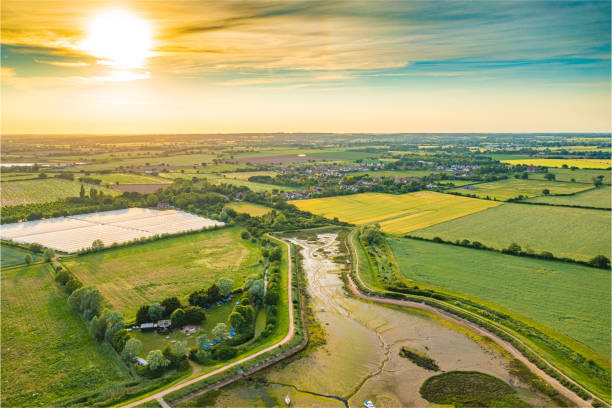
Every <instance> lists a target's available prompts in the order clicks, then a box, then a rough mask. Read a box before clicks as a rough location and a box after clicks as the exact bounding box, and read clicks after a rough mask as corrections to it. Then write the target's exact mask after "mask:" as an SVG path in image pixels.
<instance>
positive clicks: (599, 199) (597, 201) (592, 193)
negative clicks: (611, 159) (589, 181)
mask: <svg viewBox="0 0 612 408" xmlns="http://www.w3.org/2000/svg"><path fill="white" fill-rule="evenodd" d="M611 193H612V191H611V190H610V186H603V187H600V188H593V189H590V190H587V191H584V192H582V193H577V194H574V195H571V196H557V197H553V196H543V197H534V198H531V199H530V200H528V201H529V202H534V203H549V204H557V205H580V206H584V207H597V208H610V207H611V205H610V204H611V203H610V201H611V200H610V194H611Z"/></svg>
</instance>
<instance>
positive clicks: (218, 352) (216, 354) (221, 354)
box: [212, 344, 238, 360]
mask: <svg viewBox="0 0 612 408" xmlns="http://www.w3.org/2000/svg"><path fill="white" fill-rule="evenodd" d="M237 354H238V352H237V350H236V349H235V348H233V347H231V346H228V345H226V344H221V345H219V346H217V347H215V348H214V349H213V351H212V357H213V358H214V359H215V360H229V359H230V358H234V357H236V355H237Z"/></svg>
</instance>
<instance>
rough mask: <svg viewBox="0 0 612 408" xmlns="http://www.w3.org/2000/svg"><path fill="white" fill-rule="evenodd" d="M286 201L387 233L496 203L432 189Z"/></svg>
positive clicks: (302, 208) (475, 210)
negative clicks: (378, 224)
mask: <svg viewBox="0 0 612 408" xmlns="http://www.w3.org/2000/svg"><path fill="white" fill-rule="evenodd" d="M290 203H291V204H294V205H295V206H297V207H298V208H299V209H300V210H304V211H310V212H312V213H314V214H318V215H322V216H324V217H327V218H333V217H338V218H339V219H340V220H341V221H346V222H350V223H353V224H368V223H380V225H381V226H382V229H383V231H385V232H388V233H391V234H401V233H406V232H409V231H413V230H416V229H420V228H425V227H428V226H431V225H435V224H438V223H441V222H444V221H448V220H452V219H454V218H457V217H462V216H465V215H468V214H472V213H475V212H478V211H482V210H485V209H487V208H491V207H495V206H497V205H499V203H497V202H494V201H487V200H478V199H475V198H467V197H459V196H454V195H450V194H441V193H435V192H432V191H419V192H415V193H409V194H401V195H393V194H379V193H363V194H355V195H347V196H338V197H328V198H315V199H311V200H296V201H290Z"/></svg>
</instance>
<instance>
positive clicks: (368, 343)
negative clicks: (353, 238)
mask: <svg viewBox="0 0 612 408" xmlns="http://www.w3.org/2000/svg"><path fill="white" fill-rule="evenodd" d="M290 241H291V242H293V243H294V244H296V245H297V246H299V247H300V248H301V252H302V255H303V269H304V272H305V274H306V278H307V282H308V292H309V294H310V296H311V306H312V308H313V310H314V311H315V315H316V318H317V320H318V321H319V322H320V324H321V325H322V327H323V328H324V331H325V339H326V344H324V345H322V346H320V347H318V348H316V349H315V350H314V351H311V352H309V353H307V354H306V355H305V356H304V357H302V358H298V359H295V360H294V361H292V362H290V363H288V364H285V365H282V366H275V367H272V368H270V369H267V370H266V371H264V372H263V373H261V374H258V375H256V379H257V378H259V379H262V378H263V379H265V380H266V381H267V383H265V384H262V383H257V382H253V381H251V382H244V381H243V382H241V383H238V384H236V385H233V386H230V387H228V388H226V389H224V390H223V392H222V393H221V395H220V396H219V397H218V398H217V400H216V404H217V406H275V405H285V402H284V399H285V396H287V395H289V397H290V399H291V401H292V405H294V406H339V407H342V406H350V407H358V406H363V402H364V401H366V400H371V401H373V402H374V404H375V406H376V407H398V406H411V407H425V406H428V405H429V403H428V402H427V401H425V400H424V399H422V398H421V396H420V394H419V388H420V386H421V384H422V383H423V382H424V381H425V380H426V379H427V378H428V377H430V376H432V375H435V374H438V373H435V372H432V371H428V370H426V369H423V368H421V367H419V366H417V365H415V364H413V363H412V362H411V361H410V360H408V359H406V358H403V357H400V356H399V350H400V349H401V347H402V346H407V347H409V348H411V349H414V350H418V351H420V352H422V353H424V354H426V355H428V356H430V357H431V358H433V359H434V360H436V361H437V363H438V366H439V367H440V369H441V370H442V371H452V370H475V371H480V372H484V373H488V374H491V375H494V376H496V377H498V378H500V379H502V380H504V381H506V382H508V383H509V384H510V385H512V386H513V387H514V388H515V390H516V391H517V393H518V394H519V396H520V397H521V398H522V399H523V400H525V401H526V402H527V403H529V404H530V405H533V406H550V405H551V402H550V400H548V399H547V398H545V397H543V396H541V395H538V394H536V393H534V392H532V391H530V390H529V389H528V387H527V386H526V385H524V384H522V383H521V382H520V381H518V380H517V379H516V378H513V377H512V376H511V375H510V374H509V372H508V369H507V365H508V360H507V359H506V358H505V357H503V355H502V354H501V353H500V352H499V351H498V350H497V349H495V348H493V347H491V346H488V345H487V343H486V342H482V341H479V339H478V338H473V336H471V335H470V334H469V333H466V332H465V331H462V330H461V329H459V328H457V327H453V326H451V325H450V324H448V323H446V322H443V321H440V320H437V319H436V318H434V317H433V316H431V315H429V314H427V313H425V312H420V311H414V310H406V309H393V308H389V307H385V306H381V305H378V304H372V303H368V302H364V301H361V300H357V299H354V298H350V297H348V296H347V295H346V294H345V292H344V290H343V287H342V280H341V279H340V271H341V270H342V268H346V265H344V264H341V263H336V262H334V259H335V258H336V257H337V256H338V255H342V254H344V255H346V253H345V251H346V247H345V246H344V243H342V242H340V240H339V239H338V236H337V234H333V233H326V234H325V233H322V234H319V235H317V236H316V240H315V239H314V237H313V238H311V239H309V240H306V239H298V238H291V239H290Z"/></svg>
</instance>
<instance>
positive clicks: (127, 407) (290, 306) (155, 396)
mask: <svg viewBox="0 0 612 408" xmlns="http://www.w3.org/2000/svg"><path fill="white" fill-rule="evenodd" d="M283 243H284V244H285V245H286V246H287V287H288V291H287V305H288V309H289V331H288V332H287V335H286V336H285V337H284V338H283V339H282V340H281V341H279V342H278V343H276V344H274V345H272V346H270V347H267V348H265V349H263V350H260V351H258V352H257V353H254V354H251V355H249V356H247V357H244V358H241V359H240V360H237V361H234V362H233V363H231V364H228V365H225V366H223V367H221V368H218V369H216V370H214V371H211V372H209V373H206V374H203V375H200V376H198V377H196V378H192V379H190V380H184V381H181V382H179V383H178V384H175V385H173V386H171V387H169V388H166V389H164V390H163V391H159V392H157V393H155V394H152V395H149V396H147V397H144V398H141V399H139V400H137V401H133V402H130V403H128V404H125V405H122V407H123V408H132V407H135V406H137V405H140V404H142V403H145V402H149V401H153V400H158V399H163V397H164V396H165V395H168V394H169V393H171V392H174V391H177V390H180V389H181V388H185V387H187V386H189V385H191V384H195V383H196V382H198V381H202V380H204V379H206V378H209V377H212V376H214V375H216V374H219V373H222V372H224V371H227V370H229V369H230V368H232V367H235V366H237V365H240V364H244V363H246V362H247V361H250V360H252V359H254V358H255V357H258V356H261V355H262V354H265V353H268V352H270V351H272V350H275V349H277V348H278V347H280V346H282V345H283V344H286V343H288V342H289V341H290V340H291V339H292V338H293V334H294V331H295V328H294V319H293V302H292V293H291V289H292V283H291V278H292V272H291V247H290V246H289V244H287V243H286V242H283Z"/></svg>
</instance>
